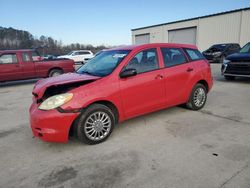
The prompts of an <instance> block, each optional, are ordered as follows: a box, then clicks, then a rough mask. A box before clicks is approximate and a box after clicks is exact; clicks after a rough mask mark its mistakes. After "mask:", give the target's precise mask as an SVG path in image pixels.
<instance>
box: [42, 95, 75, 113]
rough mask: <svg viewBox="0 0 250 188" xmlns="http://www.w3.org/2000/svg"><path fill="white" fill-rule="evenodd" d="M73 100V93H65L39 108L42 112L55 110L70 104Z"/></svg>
mask: <svg viewBox="0 0 250 188" xmlns="http://www.w3.org/2000/svg"><path fill="white" fill-rule="evenodd" d="M72 98H73V94H72V93H64V94H59V95H54V96H52V97H49V98H47V99H46V100H45V101H43V102H42V104H41V105H40V106H39V107H38V108H39V109H40V110H51V109H55V108H57V107H59V106H62V105H63V104H65V103H67V102H69V101H70V100H71V99H72Z"/></svg>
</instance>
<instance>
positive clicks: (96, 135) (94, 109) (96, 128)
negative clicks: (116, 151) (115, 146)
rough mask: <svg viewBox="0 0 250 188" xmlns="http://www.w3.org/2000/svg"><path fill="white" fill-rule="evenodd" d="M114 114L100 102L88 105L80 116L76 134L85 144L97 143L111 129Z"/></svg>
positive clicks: (103, 139)
mask: <svg viewBox="0 0 250 188" xmlns="http://www.w3.org/2000/svg"><path fill="white" fill-rule="evenodd" d="M114 124H115V116H114V113H113V112H112V110H111V109H110V108H108V107H107V106H105V105H102V104H93V105H91V106H89V107H88V108H87V109H86V110H85V111H84V112H83V113H82V114H81V116H80V119H79V121H78V125H77V135H78V138H79V140H80V141H82V142H84V143H86V144H91V145H92V144H99V143H101V142H103V141H105V140H106V139H107V138H108V137H109V136H110V134H111V133H112V131H113V128H114Z"/></svg>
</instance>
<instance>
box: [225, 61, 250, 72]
mask: <svg viewBox="0 0 250 188" xmlns="http://www.w3.org/2000/svg"><path fill="white" fill-rule="evenodd" d="M225 73H229V74H242V75H250V62H249V63H242V62H232V63H229V64H228V65H227V69H226V71H225Z"/></svg>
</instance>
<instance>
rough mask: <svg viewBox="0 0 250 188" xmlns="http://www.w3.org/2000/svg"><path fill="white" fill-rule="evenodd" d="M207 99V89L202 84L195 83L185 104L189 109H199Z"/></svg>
mask: <svg viewBox="0 0 250 188" xmlns="http://www.w3.org/2000/svg"><path fill="white" fill-rule="evenodd" d="M206 101H207V89H206V87H205V86H204V85H203V84H200V83H198V84H196V85H195V86H194V88H193V90H192V93H191V96H190V98H189V101H188V103H187V104H186V106H187V107H188V108H189V109H191V110H200V109H201V108H203V106H204V105H205V103H206Z"/></svg>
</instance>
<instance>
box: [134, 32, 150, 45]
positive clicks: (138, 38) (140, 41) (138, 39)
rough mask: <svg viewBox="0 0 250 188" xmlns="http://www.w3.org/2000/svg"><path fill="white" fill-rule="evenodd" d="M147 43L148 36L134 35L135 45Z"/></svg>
mask: <svg viewBox="0 0 250 188" xmlns="http://www.w3.org/2000/svg"><path fill="white" fill-rule="evenodd" d="M147 43H149V34H143V35H135V44H147Z"/></svg>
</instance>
